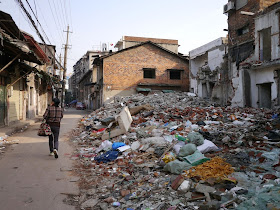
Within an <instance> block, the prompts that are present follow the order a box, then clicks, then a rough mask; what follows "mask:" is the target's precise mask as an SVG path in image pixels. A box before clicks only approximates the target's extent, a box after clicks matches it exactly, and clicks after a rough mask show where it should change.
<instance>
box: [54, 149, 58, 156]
mask: <svg viewBox="0 0 280 210" xmlns="http://www.w3.org/2000/svg"><path fill="white" fill-rule="evenodd" d="M53 153H54V157H55V158H58V152H57V150H56V149H54V150H53Z"/></svg>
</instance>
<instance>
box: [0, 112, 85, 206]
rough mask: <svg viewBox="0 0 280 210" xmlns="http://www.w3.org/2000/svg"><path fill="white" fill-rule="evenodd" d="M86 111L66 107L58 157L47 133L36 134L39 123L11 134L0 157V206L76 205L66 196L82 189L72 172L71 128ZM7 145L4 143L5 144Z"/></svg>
mask: <svg viewBox="0 0 280 210" xmlns="http://www.w3.org/2000/svg"><path fill="white" fill-rule="evenodd" d="M86 113H87V111H81V110H75V109H67V110H66V111H65V113H64V118H63V120H62V123H61V129H60V139H59V158H58V159H55V158H54V157H53V156H49V148H48V137H39V136H37V130H38V128H39V125H40V123H36V124H34V125H32V126H30V127H29V128H28V129H27V130H25V131H24V132H22V133H17V134H15V135H13V136H11V137H10V138H9V139H8V140H10V141H14V143H15V144H12V145H10V146H8V147H7V149H6V150H5V152H4V154H2V155H1V159H0V170H1V172H0V209H29V210H30V209H41V210H43V209H53V210H55V209H59V210H62V209H67V210H68V209H75V207H73V206H69V205H66V204H65V203H63V200H64V199H65V198H66V197H67V195H69V194H70V195H75V194H78V193H79V189H78V186H77V184H76V181H77V177H75V176H73V174H72V173H71V167H72V164H73V160H71V155H72V152H73V148H72V147H71V146H70V145H69V142H68V138H69V134H70V131H71V130H72V129H73V128H75V127H76V125H77V122H78V120H79V119H80V118H81V117H82V116H84V115H85V114H86ZM4 146H5V145H4Z"/></svg>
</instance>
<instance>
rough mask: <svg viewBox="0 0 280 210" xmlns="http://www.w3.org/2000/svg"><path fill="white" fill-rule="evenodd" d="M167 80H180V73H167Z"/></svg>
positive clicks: (176, 71) (177, 71)
mask: <svg viewBox="0 0 280 210" xmlns="http://www.w3.org/2000/svg"><path fill="white" fill-rule="evenodd" d="M169 79H177V80H180V79H181V71H180V70H172V71H170V73H169Z"/></svg>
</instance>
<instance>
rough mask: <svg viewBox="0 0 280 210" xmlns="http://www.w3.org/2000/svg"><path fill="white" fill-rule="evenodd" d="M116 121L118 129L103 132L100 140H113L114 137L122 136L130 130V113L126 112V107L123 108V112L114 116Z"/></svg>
mask: <svg viewBox="0 0 280 210" xmlns="http://www.w3.org/2000/svg"><path fill="white" fill-rule="evenodd" d="M116 120H117V121H118V124H119V127H120V128H119V129H114V130H112V131H110V132H105V133H104V134H103V135H102V140H105V139H109V138H113V137H115V136H119V135H121V134H124V133H126V132H127V131H128V129H129V128H130V125H131V123H132V117H131V115H130V112H129V110H128V107H124V108H123V110H122V111H121V113H120V114H119V115H117V116H116Z"/></svg>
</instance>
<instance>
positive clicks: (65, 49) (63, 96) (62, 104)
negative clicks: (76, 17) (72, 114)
mask: <svg viewBox="0 0 280 210" xmlns="http://www.w3.org/2000/svg"><path fill="white" fill-rule="evenodd" d="M64 32H66V33H67V36H66V44H65V48H64V71H63V82H62V94H61V107H62V108H64V107H65V83H66V70H67V68H66V65H67V50H68V37H69V32H70V31H69V25H68V26H67V31H64Z"/></svg>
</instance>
